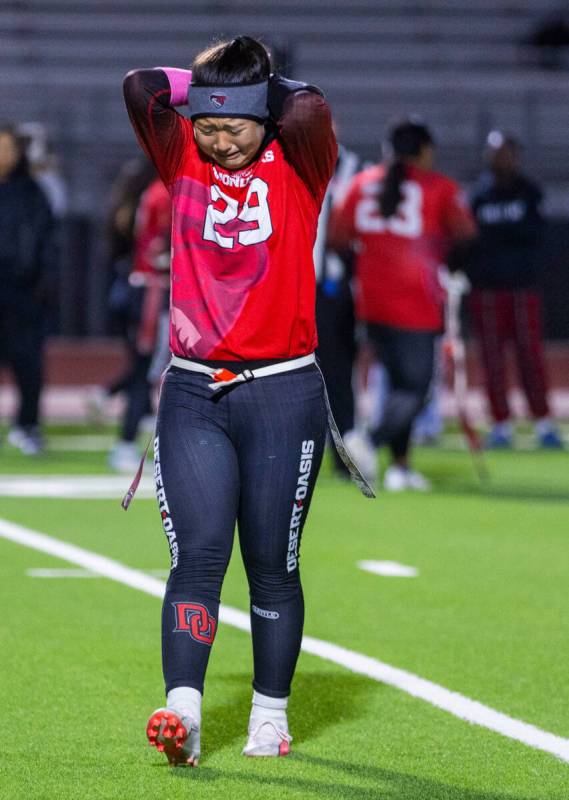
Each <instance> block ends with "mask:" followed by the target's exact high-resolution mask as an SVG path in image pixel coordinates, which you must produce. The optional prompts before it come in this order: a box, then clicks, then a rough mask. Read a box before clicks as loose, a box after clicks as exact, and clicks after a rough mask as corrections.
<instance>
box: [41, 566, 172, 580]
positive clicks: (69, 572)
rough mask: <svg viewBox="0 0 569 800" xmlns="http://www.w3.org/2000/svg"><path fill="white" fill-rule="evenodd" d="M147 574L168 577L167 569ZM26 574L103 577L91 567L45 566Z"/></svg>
mask: <svg viewBox="0 0 569 800" xmlns="http://www.w3.org/2000/svg"><path fill="white" fill-rule="evenodd" d="M145 574H147V575H153V576H154V577H155V578H167V577H168V570H167V569H149V570H146V572H145ZM26 575H27V576H28V578H103V577H105V576H104V575H101V574H100V573H99V572H93V570H90V569H65V568H63V569H47V568H45V567H37V568H35V569H27V570H26Z"/></svg>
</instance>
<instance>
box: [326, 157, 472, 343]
mask: <svg viewBox="0 0 569 800" xmlns="http://www.w3.org/2000/svg"><path fill="white" fill-rule="evenodd" d="M406 173H407V174H406V180H405V181H403V183H402V185H401V192H402V200H401V202H400V204H399V207H398V209H397V212H396V213H395V214H394V215H393V216H392V217H389V218H388V219H385V218H384V217H382V216H381V214H380V211H379V202H378V196H379V191H380V183H381V180H382V179H383V177H384V175H385V167H383V166H381V165H378V166H374V167H370V168H369V169H366V170H364V171H363V172H360V173H359V174H358V175H356V177H355V178H354V180H353V182H352V185H351V187H350V189H349V191H348V194H347V196H346V198H345V200H344V203H343V204H342V206H341V207H340V208H338V209H337V210H336V211H335V213H334V214H333V217H332V221H331V231H330V238H331V243H332V246H333V247H334V248H335V249H343V248H346V247H347V246H348V245H349V244H350V243H351V244H353V245H355V250H356V260H355V268H354V273H355V280H354V284H355V307H356V316H357V318H358V319H360V320H362V321H363V322H374V323H379V324H382V325H390V326H392V327H396V328H404V329H411V330H432V331H436V330H440V329H441V328H442V325H443V314H442V302H443V290H442V288H441V286H440V284H439V280H438V267H439V266H440V265H441V264H442V263H443V262H444V260H445V257H446V254H447V252H448V249H449V246H450V245H451V244H452V242H453V240H457V239H462V238H468V237H470V236H472V235H474V233H475V225H474V221H473V219H472V215H471V213H470V211H469V209H468V207H467V205H466V202H465V200H464V199H463V196H462V192H461V190H460V188H459V186H458V185H457V184H456V183H455V182H454V181H452V180H450V179H449V178H447V177H445V176H444V175H440V174H439V173H436V172H431V171H427V170H422V169H419V168H417V167H412V166H409V167H407V168H406Z"/></svg>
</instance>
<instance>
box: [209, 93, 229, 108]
mask: <svg viewBox="0 0 569 800" xmlns="http://www.w3.org/2000/svg"><path fill="white" fill-rule="evenodd" d="M226 100H227V95H226V94H210V96H209V102H210V103H211V104H212V106H213V107H214V108H221V107H222V106H223V105H225V101H226Z"/></svg>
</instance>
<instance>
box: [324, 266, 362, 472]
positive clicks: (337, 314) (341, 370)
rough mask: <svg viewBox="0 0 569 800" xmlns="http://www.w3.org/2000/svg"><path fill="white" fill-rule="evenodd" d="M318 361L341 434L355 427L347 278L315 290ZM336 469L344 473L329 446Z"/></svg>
mask: <svg viewBox="0 0 569 800" xmlns="http://www.w3.org/2000/svg"><path fill="white" fill-rule="evenodd" d="M316 322H317V326H318V350H317V355H318V360H319V363H320V367H321V369H322V373H323V374H324V378H325V379H326V387H327V389H328V397H329V399H330V406H331V408H332V413H333V414H334V419H335V420H336V424H337V425H338V429H339V431H340V433H341V434H342V435H343V434H344V433H346V431H349V430H350V429H351V428H353V427H354V392H353V389H352V370H353V366H354V360H355V357H356V347H355V341H354V328H355V322H354V306H353V301H352V293H351V290H350V286H349V283H348V281H347V280H343V281H339V282H338V284H337V286H336V291H335V293H334V294H333V295H330V294H327V293H326V292H325V291H324V290H323V289H322V288H320V287H319V288H318V289H317V291H316ZM332 456H333V458H334V465H335V468H336V469H337V470H339V471H340V472H343V473H347V469H346V466H345V465H344V462H343V461H342V459H341V458H340V456H339V455H338V452H337V450H336V448H335V447H333V448H332Z"/></svg>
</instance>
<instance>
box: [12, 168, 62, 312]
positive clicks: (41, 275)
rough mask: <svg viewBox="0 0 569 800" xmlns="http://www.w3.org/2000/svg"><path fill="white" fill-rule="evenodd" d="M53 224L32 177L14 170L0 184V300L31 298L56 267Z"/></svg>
mask: <svg viewBox="0 0 569 800" xmlns="http://www.w3.org/2000/svg"><path fill="white" fill-rule="evenodd" d="M54 224H55V223H54V219H53V215H52V213H51V210H50V207H49V204H48V201H47V199H46V197H45V195H44V193H43V192H42V190H41V189H40V187H39V186H38V184H37V183H36V182H35V181H34V180H33V178H31V177H29V175H27V174H26V173H25V172H20V171H17V172H14V173H12V175H11V176H10V177H9V178H8V180H7V181H5V182H0V301H2V302H6V301H8V302H9V299H10V295H11V294H15V295H20V294H21V293H22V292H23V291H26V292H29V293H30V297H32V296H33V295H34V294H37V290H38V288H39V287H40V286H41V284H42V283H44V282H46V281H47V279H48V276H49V274H50V273H51V272H52V270H53V269H54V267H55V258H56V254H55V237H54ZM11 290H12V292H11Z"/></svg>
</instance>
